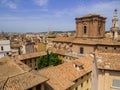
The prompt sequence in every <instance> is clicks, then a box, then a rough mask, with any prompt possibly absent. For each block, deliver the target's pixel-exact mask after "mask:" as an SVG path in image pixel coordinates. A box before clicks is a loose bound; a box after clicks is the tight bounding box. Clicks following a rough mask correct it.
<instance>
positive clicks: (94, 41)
mask: <svg viewBox="0 0 120 90" xmlns="http://www.w3.org/2000/svg"><path fill="white" fill-rule="evenodd" d="M53 41H54V42H66V43H67V42H69V43H75V44H88V45H95V44H100V45H120V42H118V41H114V40H111V39H107V38H103V39H87V38H75V37H62V38H56V39H54V40H53Z"/></svg>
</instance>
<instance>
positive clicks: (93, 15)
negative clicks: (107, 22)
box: [76, 14, 106, 19]
mask: <svg viewBox="0 0 120 90" xmlns="http://www.w3.org/2000/svg"><path fill="white" fill-rule="evenodd" d="M90 17H100V18H104V19H106V17H103V16H100V15H99V14H87V15H85V16H83V17H77V18H76V19H82V18H90Z"/></svg>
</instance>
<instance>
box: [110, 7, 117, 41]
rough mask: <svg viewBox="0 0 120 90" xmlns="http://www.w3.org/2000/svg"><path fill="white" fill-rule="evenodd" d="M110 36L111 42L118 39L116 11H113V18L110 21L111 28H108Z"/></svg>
mask: <svg viewBox="0 0 120 90" xmlns="http://www.w3.org/2000/svg"><path fill="white" fill-rule="evenodd" d="M110 31H111V34H112V35H111V36H112V39H113V40H117V39H118V33H119V24H118V16H117V9H115V10H114V16H113V19H112V27H111V28H110Z"/></svg>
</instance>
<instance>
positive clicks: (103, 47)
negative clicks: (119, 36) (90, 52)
mask: <svg viewBox="0 0 120 90" xmlns="http://www.w3.org/2000/svg"><path fill="white" fill-rule="evenodd" d="M97 50H98V51H99V52H105V53H120V46H110V45H101V46H97Z"/></svg>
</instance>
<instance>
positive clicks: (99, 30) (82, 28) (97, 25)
mask: <svg viewBox="0 0 120 90" xmlns="http://www.w3.org/2000/svg"><path fill="white" fill-rule="evenodd" d="M105 22H106V17H103V16H100V15H97V14H88V15H86V16H83V17H77V18H76V37H80V38H93V39H94V38H104V36H105Z"/></svg>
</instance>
